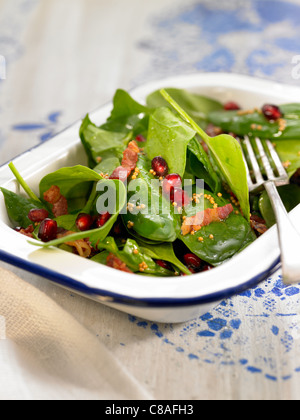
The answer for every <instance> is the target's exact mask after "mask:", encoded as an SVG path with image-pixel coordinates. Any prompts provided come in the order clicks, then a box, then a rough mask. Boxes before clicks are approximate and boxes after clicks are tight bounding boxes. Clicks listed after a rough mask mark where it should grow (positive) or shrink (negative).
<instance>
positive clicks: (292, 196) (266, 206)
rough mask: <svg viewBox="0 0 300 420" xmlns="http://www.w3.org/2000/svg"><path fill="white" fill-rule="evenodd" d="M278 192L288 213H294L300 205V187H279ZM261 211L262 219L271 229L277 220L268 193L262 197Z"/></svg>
mask: <svg viewBox="0 0 300 420" xmlns="http://www.w3.org/2000/svg"><path fill="white" fill-rule="evenodd" d="M278 192H279V194H280V197H281V199H282V201H283V203H284V205H285V208H286V210H287V212H290V211H292V210H293V209H294V208H295V207H297V205H298V204H299V203H300V187H298V186H297V185H285V186H283V187H279V188H278ZM259 209H260V212H261V215H262V217H263V218H264V220H265V222H266V223H267V226H268V227H269V228H270V227H272V226H274V225H275V224H276V218H275V214H274V211H273V208H272V204H271V201H270V199H269V196H268V194H267V192H266V191H264V192H263V193H262V195H261V196H260V199H259Z"/></svg>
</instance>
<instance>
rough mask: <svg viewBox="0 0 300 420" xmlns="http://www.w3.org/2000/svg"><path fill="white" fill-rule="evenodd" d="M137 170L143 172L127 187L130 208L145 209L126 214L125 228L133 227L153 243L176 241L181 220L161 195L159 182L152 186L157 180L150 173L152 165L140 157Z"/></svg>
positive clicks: (143, 157)
mask: <svg viewBox="0 0 300 420" xmlns="http://www.w3.org/2000/svg"><path fill="white" fill-rule="evenodd" d="M137 168H138V169H139V170H140V173H139V176H138V179H137V180H134V181H131V182H130V183H129V184H128V197H129V204H130V205H131V206H132V207H133V208H134V209H135V208H136V207H137V206H140V205H141V204H142V205H144V206H145V209H144V210H140V211H138V212H130V211H129V212H127V214H124V215H123V221H124V223H125V225H128V223H130V222H131V223H133V227H132V230H133V231H135V232H136V233H137V234H138V235H140V236H141V237H144V238H146V239H149V240H152V241H157V242H173V241H175V240H176V238H177V234H178V232H179V230H180V218H179V216H178V215H175V214H174V211H173V210H172V208H171V207H172V206H171V205H170V202H169V201H167V200H166V199H165V198H164V197H163V196H162V195H161V192H160V187H159V182H156V183H153V182H152V181H154V180H155V178H154V176H153V175H151V174H150V173H149V170H150V168H151V162H150V161H149V160H148V159H147V158H146V156H144V155H140V157H139V160H138V163H137ZM156 181H158V180H156ZM137 190H139V192H138V194H136V191H137Z"/></svg>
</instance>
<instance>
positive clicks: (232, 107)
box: [224, 101, 241, 111]
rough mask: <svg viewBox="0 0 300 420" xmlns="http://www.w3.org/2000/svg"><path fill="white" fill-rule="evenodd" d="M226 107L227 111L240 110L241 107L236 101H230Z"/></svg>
mask: <svg viewBox="0 0 300 420" xmlns="http://www.w3.org/2000/svg"><path fill="white" fill-rule="evenodd" d="M224 109H225V111H239V110H240V109H241V107H240V106H239V105H238V104H237V103H236V102H233V101H230V102H227V103H226V104H225V105H224Z"/></svg>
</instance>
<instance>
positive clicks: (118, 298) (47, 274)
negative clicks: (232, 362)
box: [0, 250, 281, 308]
mask: <svg viewBox="0 0 300 420" xmlns="http://www.w3.org/2000/svg"><path fill="white" fill-rule="evenodd" d="M0 260H2V261H4V262H6V263H8V264H10V265H13V266H14V267H17V268H20V269H23V270H26V271H28V272H30V273H32V274H35V275H39V276H42V277H44V278H46V279H48V280H51V281H52V282H54V283H55V284H58V285H60V286H62V287H64V288H66V289H68V290H72V291H73V292H75V293H78V294H81V295H82V294H83V295H84V296H86V297H89V298H91V299H94V300H98V301H100V302H101V301H102V302H103V303H113V304H118V305H120V304H121V305H129V306H134V307H147V308H170V307H189V306H198V305H204V304H207V303H213V302H220V301H222V300H224V299H228V298H230V297H232V296H235V295H238V294H240V293H242V292H244V291H246V290H249V289H251V288H253V287H255V286H257V285H258V284H259V283H261V282H262V281H264V280H266V279H267V278H268V277H270V276H272V275H273V274H274V273H275V272H276V271H278V270H279V268H280V267H281V262H280V258H278V259H277V260H276V261H275V262H274V263H273V264H272V265H271V267H269V268H268V269H266V270H265V271H263V272H262V273H259V274H257V275H256V276H255V277H253V278H251V279H249V280H248V281H246V282H245V283H243V284H240V285H238V286H235V287H231V288H228V289H223V290H220V291H218V292H215V293H211V294H208V295H204V296H195V297H191V298H151V297H149V298H135V297H132V296H126V295H121V294H118V293H114V292H110V291H107V290H102V289H94V288H90V287H88V286H85V285H84V284H83V283H81V282H79V281H77V280H74V279H73V278H71V277H67V276H65V275H63V274H60V273H58V272H56V271H53V270H50V269H48V268H45V267H42V266H40V265H38V264H34V263H31V262H29V261H26V260H23V259H21V258H19V257H16V256H14V255H11V254H9V253H7V252H5V251H3V250H0Z"/></svg>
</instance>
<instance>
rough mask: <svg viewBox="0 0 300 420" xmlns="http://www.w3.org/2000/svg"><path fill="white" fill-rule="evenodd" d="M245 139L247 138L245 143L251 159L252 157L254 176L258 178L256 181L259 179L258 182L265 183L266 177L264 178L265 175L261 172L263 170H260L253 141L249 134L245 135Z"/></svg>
mask: <svg viewBox="0 0 300 420" xmlns="http://www.w3.org/2000/svg"><path fill="white" fill-rule="evenodd" d="M244 139H245V140H244V143H245V145H246V147H247V151H248V155H249V159H250V162H251V165H252V169H253V173H254V176H255V178H256V181H257V183H258V184H263V183H264V179H263V176H262V174H261V171H260V168H259V165H258V162H257V159H256V156H255V153H254V150H253V148H252V145H251V142H250V139H249V137H248V136H245V138H244Z"/></svg>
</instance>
